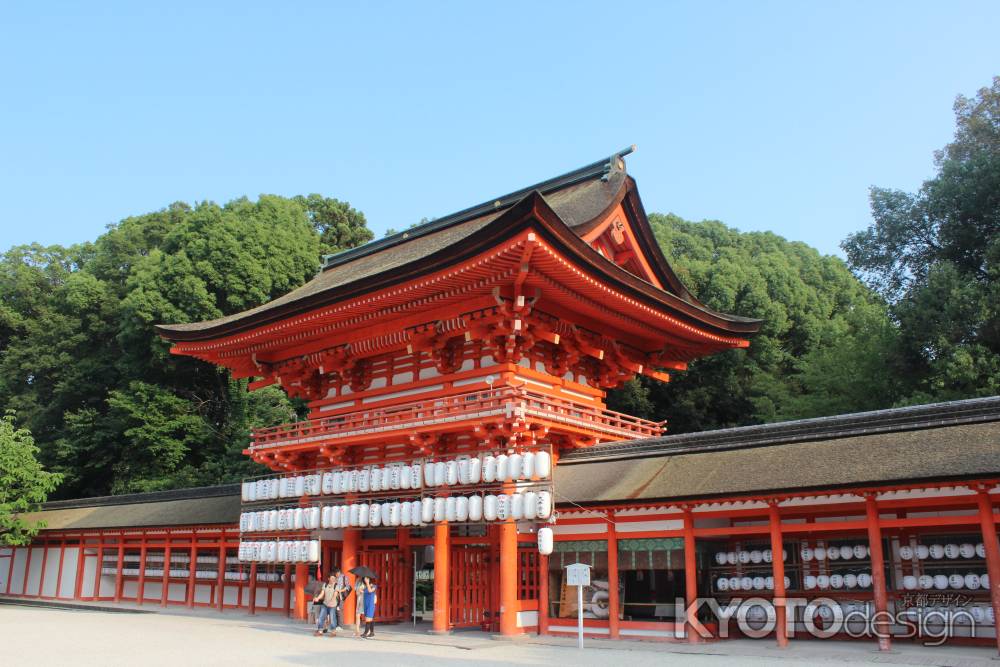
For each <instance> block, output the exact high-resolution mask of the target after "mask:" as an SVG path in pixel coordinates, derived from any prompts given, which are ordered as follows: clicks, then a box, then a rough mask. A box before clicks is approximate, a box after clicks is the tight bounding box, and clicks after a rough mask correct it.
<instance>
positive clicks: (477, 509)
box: [469, 496, 483, 521]
mask: <svg viewBox="0 0 1000 667" xmlns="http://www.w3.org/2000/svg"><path fill="white" fill-rule="evenodd" d="M482 520H483V497H482V496H470V497H469V521H482Z"/></svg>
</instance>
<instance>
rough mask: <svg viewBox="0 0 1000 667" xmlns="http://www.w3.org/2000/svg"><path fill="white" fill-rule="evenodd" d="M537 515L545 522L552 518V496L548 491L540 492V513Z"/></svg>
mask: <svg viewBox="0 0 1000 667" xmlns="http://www.w3.org/2000/svg"><path fill="white" fill-rule="evenodd" d="M535 514H536V515H537V516H538V518H539V519H541V520H543V521H544V520H545V519H548V518H549V517H550V516H552V494H551V493H549V492H548V491H539V492H538V511H537V512H535Z"/></svg>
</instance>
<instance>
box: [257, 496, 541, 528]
mask: <svg viewBox="0 0 1000 667" xmlns="http://www.w3.org/2000/svg"><path fill="white" fill-rule="evenodd" d="M550 516H552V494H551V493H549V492H548V491H537V492H536V491H525V492H523V493H512V494H510V495H507V494H504V493H500V494H496V495H487V496H448V497H437V498H423V499H421V500H413V501H403V502H399V501H394V502H386V503H353V504H351V505H327V506H325V507H322V508H320V507H295V508H289V509H281V510H265V511H260V512H244V513H243V514H241V515H240V531H241V532H245V533H251V532H264V531H268V532H270V531H282V530H315V529H319V528H347V527H352V528H353V527H358V528H368V527H378V526H419V525H423V524H429V523H432V522H439V521H458V522H465V521H484V520H485V521H504V520H506V519H508V518H511V519H514V520H516V521H520V520H528V521H533V520H541V521H545V520H547V519H548V518H549V517H550Z"/></svg>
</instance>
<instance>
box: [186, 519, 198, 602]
mask: <svg viewBox="0 0 1000 667" xmlns="http://www.w3.org/2000/svg"><path fill="white" fill-rule="evenodd" d="M190 559H191V560H190V562H189V563H188V586H187V606H188V607H193V606H194V587H195V571H196V570H197V569H198V537H197V536H196V535H195V534H194V532H193V531H192V533H191V556H190Z"/></svg>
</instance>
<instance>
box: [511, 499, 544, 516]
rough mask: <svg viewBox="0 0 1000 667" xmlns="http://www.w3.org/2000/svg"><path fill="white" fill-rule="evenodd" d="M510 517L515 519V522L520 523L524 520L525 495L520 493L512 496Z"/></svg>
mask: <svg viewBox="0 0 1000 667" xmlns="http://www.w3.org/2000/svg"><path fill="white" fill-rule="evenodd" d="M535 509H536V511H535V513H536V514H537V513H538V511H537V508H535ZM510 515H511V516H512V517H514V520H515V521H520V520H521V519H523V518H524V495H523V494H520V493H514V494H511V496H510Z"/></svg>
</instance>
